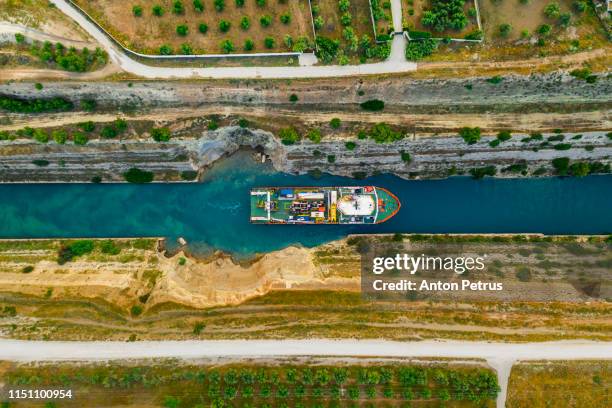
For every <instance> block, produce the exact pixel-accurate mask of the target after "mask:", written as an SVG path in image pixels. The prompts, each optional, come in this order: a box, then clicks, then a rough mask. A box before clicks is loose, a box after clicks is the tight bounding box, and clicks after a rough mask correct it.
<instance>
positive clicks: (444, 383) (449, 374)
mask: <svg viewBox="0 0 612 408" xmlns="http://www.w3.org/2000/svg"><path fill="white" fill-rule="evenodd" d="M205 364H207V365H205ZM0 376H2V378H3V381H5V382H6V384H7V385H8V387H15V386H18V387H22V386H24V385H26V384H27V385H28V386H35V385H36V386H40V387H42V388H58V387H60V388H70V389H72V390H73V395H74V397H73V398H72V399H71V400H64V401H61V402H59V406H61V407H66V408H69V407H84V406H88V407H94V406H105V407H123V408H126V407H130V408H136V407H139V408H140V407H144V406H147V407H151V406H158V407H159V406H163V407H166V408H184V407H185V408H186V407H189V408H191V407H205V406H206V407H254V406H257V407H323V406H325V407H352V406H355V407H356V406H363V407H374V406H377V407H406V406H412V405H410V404H411V402H412V403H414V404H418V406H423V407H430V406H431V407H434V406H439V404H441V403H442V404H444V406H445V407H449V408H450V407H471V406H474V403H476V402H477V403H478V406H479V407H483V408H486V407H493V406H495V402H494V400H495V397H496V395H497V392H498V385H497V378H496V376H495V374H494V373H493V372H492V371H491V370H490V369H488V368H486V367H483V366H482V365H481V363H479V362H477V361H474V362H472V363H471V364H470V363H463V364H461V363H453V362H452V361H447V362H433V361H432V362H429V363H427V362H422V361H421V362H420V363H418V364H417V363H413V362H411V361H409V360H391V359H388V360H385V359H382V360H381V359H377V360H368V359H361V360H360V361H355V360H352V361H351V362H345V361H342V360H341V359H316V360H314V359H312V360H310V359H303V358H302V359H297V361H296V359H292V360H267V361H262V362H256V361H255V362H246V363H244V362H240V363H237V362H229V363H228V362H226V363H223V362H222V363H221V364H218V363H216V364H215V363H204V364H203V363H200V364H197V363H193V362H192V363H189V364H186V363H180V362H176V361H171V360H162V361H157V362H142V361H140V362H135V363H130V362H125V361H122V362H109V363H103V364H84V363H81V364H79V363H72V364H70V363H68V364H59V365H58V364H38V365H34V364H32V365H27V364H22V365H16V364H11V363H1V362H0ZM8 387H7V388H8ZM1 391H2V388H0V392H1ZM0 395H1V394H0ZM13 406H14V407H39V406H41V405H40V402H27V401H19V402H17V403H16V404H14V405H13V403H11V407H13ZM53 406H55V405H53Z"/></svg>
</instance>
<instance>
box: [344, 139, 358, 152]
mask: <svg viewBox="0 0 612 408" xmlns="http://www.w3.org/2000/svg"><path fill="white" fill-rule="evenodd" d="M344 146H345V147H346V149H347V150H355V148H356V147H357V143H355V142H352V141H351V142H346V143H345V144H344Z"/></svg>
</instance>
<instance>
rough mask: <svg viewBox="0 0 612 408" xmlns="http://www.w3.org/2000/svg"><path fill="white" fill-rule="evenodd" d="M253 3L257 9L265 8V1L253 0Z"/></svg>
mask: <svg viewBox="0 0 612 408" xmlns="http://www.w3.org/2000/svg"><path fill="white" fill-rule="evenodd" d="M255 2H256V3H257V5H258V6H259V7H265V6H266V0H255Z"/></svg>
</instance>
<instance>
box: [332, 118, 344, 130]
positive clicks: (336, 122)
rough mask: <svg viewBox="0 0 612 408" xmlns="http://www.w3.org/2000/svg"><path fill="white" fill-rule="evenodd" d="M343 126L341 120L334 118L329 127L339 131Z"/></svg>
mask: <svg viewBox="0 0 612 408" xmlns="http://www.w3.org/2000/svg"><path fill="white" fill-rule="evenodd" d="M341 125H342V121H341V120H340V118H333V119H332V120H330V121H329V126H331V127H332V129H338V128H339V127H340V126H341Z"/></svg>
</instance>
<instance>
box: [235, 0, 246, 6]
mask: <svg viewBox="0 0 612 408" xmlns="http://www.w3.org/2000/svg"><path fill="white" fill-rule="evenodd" d="M236 7H244V0H236Z"/></svg>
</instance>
